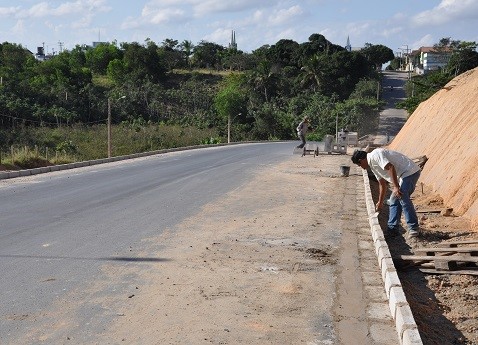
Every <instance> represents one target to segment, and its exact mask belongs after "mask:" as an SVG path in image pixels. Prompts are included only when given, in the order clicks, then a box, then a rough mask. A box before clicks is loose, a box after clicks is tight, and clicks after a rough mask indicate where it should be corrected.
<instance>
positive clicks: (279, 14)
mask: <svg viewBox="0 0 478 345" xmlns="http://www.w3.org/2000/svg"><path fill="white" fill-rule="evenodd" d="M303 13H304V11H303V10H302V8H301V7H300V6H292V7H289V8H286V9H279V10H277V11H276V12H275V13H273V14H272V15H271V16H270V17H269V23H270V24H272V25H283V24H286V23H290V22H291V21H294V20H297V19H298V18H299V17H301V16H302V15H303Z"/></svg>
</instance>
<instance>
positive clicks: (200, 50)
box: [193, 41, 225, 69]
mask: <svg viewBox="0 0 478 345" xmlns="http://www.w3.org/2000/svg"><path fill="white" fill-rule="evenodd" d="M224 49H225V48H224V47H223V46H221V45H219V44H216V43H211V42H207V41H201V42H199V44H198V45H196V46H195V47H194V50H193V52H194V54H193V64H194V66H196V67H199V68H216V69H219V68H220V66H221V55H220V53H221V52H222V51H224Z"/></svg>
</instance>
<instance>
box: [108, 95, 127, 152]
mask: <svg viewBox="0 0 478 345" xmlns="http://www.w3.org/2000/svg"><path fill="white" fill-rule="evenodd" d="M123 98H126V96H121V97H120V98H118V99H117V100H116V101H119V100H120V99H123ZM108 158H111V98H110V97H108Z"/></svg>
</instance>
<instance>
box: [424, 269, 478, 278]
mask: <svg viewBox="0 0 478 345" xmlns="http://www.w3.org/2000/svg"><path fill="white" fill-rule="evenodd" d="M419 270H420V272H423V273H430V274H467V275H474V276H478V269H477V270H473V269H468V270H457V271H440V270H436V269H432V268H419Z"/></svg>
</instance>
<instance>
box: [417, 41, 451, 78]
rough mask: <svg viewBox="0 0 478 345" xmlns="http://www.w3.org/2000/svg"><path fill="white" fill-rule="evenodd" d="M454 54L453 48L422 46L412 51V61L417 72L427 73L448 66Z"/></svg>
mask: <svg viewBox="0 0 478 345" xmlns="http://www.w3.org/2000/svg"><path fill="white" fill-rule="evenodd" d="M451 54H452V50H451V49H437V48H434V47H420V48H419V49H417V50H413V51H412V52H411V53H410V63H411V64H412V66H413V69H414V70H415V73H417V74H426V73H428V72H431V71H436V70H438V69H440V68H443V67H445V66H446V64H447V63H448V61H449V60H450V57H451Z"/></svg>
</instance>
